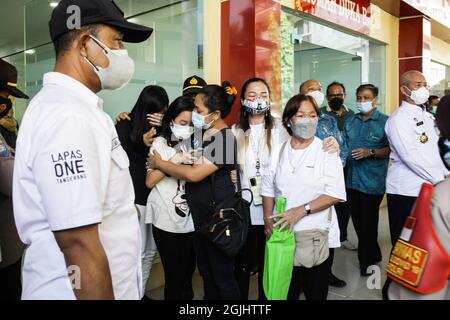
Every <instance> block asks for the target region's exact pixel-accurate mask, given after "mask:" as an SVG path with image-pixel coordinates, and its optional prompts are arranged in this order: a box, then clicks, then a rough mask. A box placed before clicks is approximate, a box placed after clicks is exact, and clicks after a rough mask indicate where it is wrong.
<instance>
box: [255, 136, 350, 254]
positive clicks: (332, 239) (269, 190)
mask: <svg viewBox="0 0 450 320" xmlns="http://www.w3.org/2000/svg"><path fill="white" fill-rule="evenodd" d="M282 148H283V146H282V145H281V146H280V147H279V150H280V149H282ZM280 151H281V150H280ZM280 151H278V152H274V153H273V154H272V159H271V167H270V168H271V169H270V171H269V172H267V174H266V175H264V177H263V181H262V182H263V183H262V191H261V194H262V195H263V196H266V197H271V198H278V197H279V196H284V197H286V198H287V205H286V210H289V209H291V208H295V207H299V206H302V205H304V204H306V203H309V202H311V201H312V200H315V199H317V198H318V197H319V196H321V195H328V196H331V197H334V198H337V199H339V200H341V201H346V198H347V195H346V191H345V182H344V173H343V169H342V162H341V160H340V159H339V156H338V154H336V153H333V154H329V153H327V152H325V151H324V150H323V144H322V140H320V139H319V138H317V137H315V138H314V141H313V142H312V143H311V145H310V146H309V147H308V148H306V149H304V150H294V149H292V147H291V140H288V142H287V143H286V145H285V147H284V150H283V153H282V154H281V157H280ZM278 159H279V160H280V161H278ZM294 169H295V171H294ZM328 213H329V209H327V210H324V211H321V212H317V213H314V214H311V215H309V216H307V217H304V218H303V219H301V220H300V221H299V222H298V223H297V224H296V225H295V227H294V231H301V230H310V229H322V230H326V229H328V228H330V233H329V245H330V248H338V247H340V240H339V237H340V232H339V225H338V223H337V216H336V210H335V209H334V207H332V221H331V226H330V225H329V222H328Z"/></svg>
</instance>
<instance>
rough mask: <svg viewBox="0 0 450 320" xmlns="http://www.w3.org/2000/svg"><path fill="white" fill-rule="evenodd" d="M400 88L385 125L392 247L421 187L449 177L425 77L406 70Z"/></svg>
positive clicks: (416, 72)
mask: <svg viewBox="0 0 450 320" xmlns="http://www.w3.org/2000/svg"><path fill="white" fill-rule="evenodd" d="M400 85H401V87H400V91H401V93H402V94H403V96H404V101H403V103H402V105H401V106H400V107H399V108H398V109H397V110H396V111H395V112H394V113H393V114H392V116H391V117H390V118H389V120H388V121H387V123H386V134H387V136H388V139H389V143H390V146H391V149H392V153H391V161H392V165H391V167H390V168H389V171H388V175H387V180H386V193H387V199H388V211H389V227H390V233H391V241H392V245H394V244H395V243H396V241H397V239H398V237H399V236H400V233H401V230H402V228H403V225H404V223H405V221H406V218H407V217H408V216H409V215H410V213H411V210H412V208H413V206H414V203H415V201H416V199H417V196H418V195H419V191H420V189H421V187H422V184H423V183H431V184H436V183H438V182H441V181H443V180H444V179H445V177H446V176H447V175H448V174H449V171H448V170H447V169H446V168H445V166H444V164H443V163H442V160H441V158H440V155H439V149H438V140H439V136H438V134H437V131H436V124H435V119H434V116H433V115H432V114H430V113H428V112H427V110H426V108H425V103H426V102H427V101H428V97H429V95H430V94H429V91H428V89H427V81H426V79H425V77H424V75H423V74H422V73H421V72H419V71H408V72H406V73H405V74H403V75H402V77H401V79H400Z"/></svg>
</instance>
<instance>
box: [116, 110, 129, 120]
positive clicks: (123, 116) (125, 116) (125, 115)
mask: <svg viewBox="0 0 450 320" xmlns="http://www.w3.org/2000/svg"><path fill="white" fill-rule="evenodd" d="M122 120H128V121H131V118H130V113H129V112H121V113H120V114H119V115H118V116H117V117H116V121H117V122H120V121H122Z"/></svg>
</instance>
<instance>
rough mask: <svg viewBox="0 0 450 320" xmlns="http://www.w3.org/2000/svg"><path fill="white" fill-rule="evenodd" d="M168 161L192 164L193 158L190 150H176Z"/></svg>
mask: <svg viewBox="0 0 450 320" xmlns="http://www.w3.org/2000/svg"><path fill="white" fill-rule="evenodd" d="M170 162H173V163H175V164H194V162H195V158H194V155H193V154H192V152H178V153H176V154H175V155H174V156H173V157H172V158H171V159H170Z"/></svg>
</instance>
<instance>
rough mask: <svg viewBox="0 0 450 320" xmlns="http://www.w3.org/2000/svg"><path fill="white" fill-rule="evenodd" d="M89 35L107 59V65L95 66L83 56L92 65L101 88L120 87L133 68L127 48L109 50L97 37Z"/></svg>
mask: <svg viewBox="0 0 450 320" xmlns="http://www.w3.org/2000/svg"><path fill="white" fill-rule="evenodd" d="M90 37H91V38H92V39H93V40H94V41H95V43H97V44H98V45H99V46H100V47H101V48H102V49H103V50H104V51H103V52H104V53H105V55H106V57H107V58H108V60H109V65H108V67H106V68H101V67H98V66H95V65H94V64H93V63H92V62H90V61H89V60H88V59H87V58H85V59H86V60H87V61H88V62H89V63H90V64H91V65H92V66H93V67H94V71H95V73H96V74H97V75H98V77H99V79H100V83H101V86H102V89H104V90H118V89H122V88H123V87H124V86H126V85H127V84H128V82H130V80H131V78H132V77H133V74H134V68H135V65H134V61H133V59H131V58H130V57H129V56H128V51H127V50H111V49H109V48H108V47H107V46H106V45H104V44H103V43H102V42H101V41H100V40H98V39H97V38H95V37H93V36H91V35H90Z"/></svg>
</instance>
